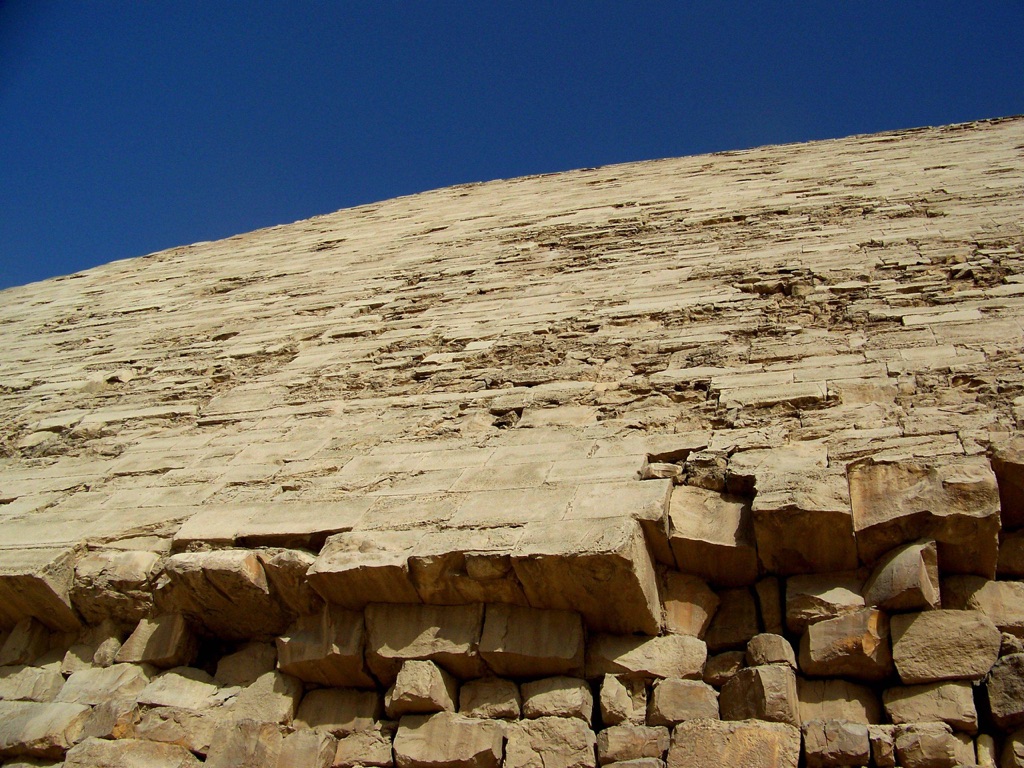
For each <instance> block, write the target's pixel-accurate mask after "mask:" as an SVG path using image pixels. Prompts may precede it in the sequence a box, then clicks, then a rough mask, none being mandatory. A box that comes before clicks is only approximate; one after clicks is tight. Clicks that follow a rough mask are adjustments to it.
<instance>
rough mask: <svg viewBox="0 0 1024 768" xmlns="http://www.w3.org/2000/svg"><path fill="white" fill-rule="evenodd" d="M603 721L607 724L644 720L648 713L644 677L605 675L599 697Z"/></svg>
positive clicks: (641, 721) (640, 721)
mask: <svg viewBox="0 0 1024 768" xmlns="http://www.w3.org/2000/svg"><path fill="white" fill-rule="evenodd" d="M598 699H599V703H600V708H601V722H603V723H604V724H605V725H619V724H620V723H640V724H642V723H643V722H644V719H645V717H646V714H647V686H646V684H645V683H644V681H643V680H642V679H635V678H629V677H626V676H622V677H616V676H615V675H605V676H604V677H603V678H601V690H600V695H599V697H598Z"/></svg>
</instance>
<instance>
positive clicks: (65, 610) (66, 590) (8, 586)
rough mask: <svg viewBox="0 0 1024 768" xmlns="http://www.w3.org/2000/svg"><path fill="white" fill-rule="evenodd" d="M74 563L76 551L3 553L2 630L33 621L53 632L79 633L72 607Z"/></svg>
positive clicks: (0, 584) (0, 585)
mask: <svg viewBox="0 0 1024 768" xmlns="http://www.w3.org/2000/svg"><path fill="white" fill-rule="evenodd" d="M74 559H75V551H74V550H73V549H49V548H38V549H37V548H31V549H29V548H21V547H18V548H16V549H2V550H0V628H8V627H13V626H14V625H15V624H17V623H18V622H19V621H21V620H22V619H25V618H33V617H34V618H37V619H39V621H41V622H43V623H44V624H45V625H46V626H47V627H49V628H50V629H55V630H58V631H61V632H71V631H74V630H76V629H78V628H79V626H80V622H79V620H78V616H77V615H76V614H75V612H74V610H73V609H72V607H71V584H72V582H73V580H74V573H75V567H74Z"/></svg>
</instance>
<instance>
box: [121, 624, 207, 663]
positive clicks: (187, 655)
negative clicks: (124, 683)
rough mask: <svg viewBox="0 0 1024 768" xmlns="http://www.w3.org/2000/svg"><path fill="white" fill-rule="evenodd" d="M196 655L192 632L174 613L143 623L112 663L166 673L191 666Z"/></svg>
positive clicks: (194, 639)
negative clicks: (142, 665) (140, 665)
mask: <svg viewBox="0 0 1024 768" xmlns="http://www.w3.org/2000/svg"><path fill="white" fill-rule="evenodd" d="M197 652H198V643H197V640H196V637H195V635H194V634H193V633H192V629H191V628H190V627H189V625H188V622H187V621H186V619H185V617H184V616H182V615H181V614H180V613H175V614H165V615H163V616H157V617H156V618H155V619H142V621H140V622H139V624H138V626H137V627H135V630H134V631H133V632H132V634H131V636H130V637H129V638H128V639H127V640H126V641H125V642H124V645H122V646H121V648H120V650H119V651H118V652H117V655H116V656H115V657H114V659H115V661H117V662H125V663H133V664H138V663H143V664H152V665H153V666H155V667H163V668H165V669H167V668H170V667H183V666H187V665H189V664H191V663H192V660H193V659H194V658H195V656H196V653H197Z"/></svg>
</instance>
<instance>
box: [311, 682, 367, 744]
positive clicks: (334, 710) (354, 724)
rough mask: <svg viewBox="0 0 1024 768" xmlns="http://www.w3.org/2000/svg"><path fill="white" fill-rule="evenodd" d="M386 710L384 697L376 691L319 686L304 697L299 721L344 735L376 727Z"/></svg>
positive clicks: (336, 734) (337, 734)
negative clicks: (382, 704) (383, 704)
mask: <svg viewBox="0 0 1024 768" xmlns="http://www.w3.org/2000/svg"><path fill="white" fill-rule="evenodd" d="M382 714H383V711H382V708H381V697H380V694H379V693H377V692H376V691H359V690H356V689H354V688H318V689H316V690H313V691H309V692H308V693H307V694H306V695H305V696H303V697H302V703H301V704H299V710H298V713H297V714H296V715H295V724H296V725H298V726H300V727H303V728H319V729H320V730H323V731H327V732H328V733H333V734H334V735H335V736H344V735H346V734H350V733H356V732H358V731H365V730H367V729H371V728H373V727H374V722H375V721H376V720H379V719H380V718H381V715H382Z"/></svg>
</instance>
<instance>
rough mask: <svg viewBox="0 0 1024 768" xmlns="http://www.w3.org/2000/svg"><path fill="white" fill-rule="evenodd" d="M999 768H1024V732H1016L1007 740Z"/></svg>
mask: <svg viewBox="0 0 1024 768" xmlns="http://www.w3.org/2000/svg"><path fill="white" fill-rule="evenodd" d="M999 768H1024V730H1020V731H1015V732H1014V733H1012V734H1011V735H1010V737H1009V738H1007V739H1006V742H1005V743H1004V744H1003V752H1002V759H1001V760H1000V762H999Z"/></svg>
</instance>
